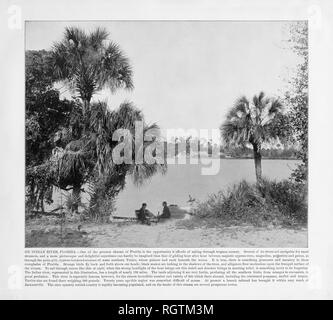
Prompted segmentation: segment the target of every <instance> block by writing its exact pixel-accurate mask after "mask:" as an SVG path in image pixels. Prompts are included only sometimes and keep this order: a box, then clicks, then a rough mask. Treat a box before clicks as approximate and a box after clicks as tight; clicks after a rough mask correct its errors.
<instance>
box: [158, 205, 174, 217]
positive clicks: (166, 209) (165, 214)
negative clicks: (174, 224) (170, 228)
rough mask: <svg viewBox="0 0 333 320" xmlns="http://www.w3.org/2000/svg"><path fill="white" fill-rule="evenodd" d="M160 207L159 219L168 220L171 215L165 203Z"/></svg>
mask: <svg viewBox="0 0 333 320" xmlns="http://www.w3.org/2000/svg"><path fill="white" fill-rule="evenodd" d="M162 206H163V212H162V214H161V215H160V216H159V219H169V218H171V213H170V209H169V207H168V204H167V202H166V201H163V203H162Z"/></svg>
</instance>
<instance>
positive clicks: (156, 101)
mask: <svg viewBox="0 0 333 320" xmlns="http://www.w3.org/2000/svg"><path fill="white" fill-rule="evenodd" d="M288 24H290V22H232V21H209V22H208V21H200V22H199V21H110V22H107V21H96V22H93V21H91V22H70V21H66V22H56V21H49V22H33V21H31V22H26V50H41V49H46V50H49V49H51V47H52V44H53V43H54V42H55V41H59V40H61V38H62V35H63V32H64V28H65V27H66V26H79V27H81V28H83V29H84V30H86V31H88V32H89V31H90V30H93V29H94V28H95V27H97V26H102V27H105V28H106V29H107V30H108V32H109V33H110V40H112V41H114V42H116V43H118V45H119V46H120V47H121V49H122V50H123V52H124V53H125V54H126V56H127V57H128V58H129V60H130V63H131V65H132V67H133V70H134V77H133V81H134V90H133V91H126V90H119V91H118V92H116V93H115V94H111V93H110V92H109V91H108V90H103V91H101V92H99V93H97V94H96V95H95V96H94V98H93V99H94V100H106V101H107V102H108V104H109V106H110V108H111V109H114V108H116V107H118V106H119V105H120V103H121V102H122V101H124V100H128V101H132V102H133V103H134V104H135V105H136V106H137V107H138V108H140V109H141V110H142V111H143V113H144V115H145V119H146V121H147V122H148V123H152V122H156V123H158V124H159V125H160V127H161V128H163V129H177V128H182V129H185V130H187V129H193V128H194V129H196V130H199V129H208V130H210V129H214V128H218V127H219V126H220V125H221V123H222V122H223V121H224V119H225V115H226V113H227V112H228V110H229V109H230V108H231V107H232V105H233V103H234V102H235V100H236V99H237V98H238V97H239V96H241V95H246V96H248V97H249V98H251V97H252V96H253V95H254V94H258V93H259V92H260V91H264V92H265V93H266V94H268V95H271V96H274V97H277V96H279V95H282V93H283V92H284V91H285V90H286V89H287V88H286V80H287V79H288V78H290V77H291V75H292V73H293V70H294V68H295V67H296V63H297V62H298V58H297V57H296V56H295V54H294V53H293V52H292V51H291V50H289V49H288V47H287V43H286V42H285V40H286V39H287V38H288V32H287V30H288ZM66 94H68V93H65V94H64V95H66Z"/></svg>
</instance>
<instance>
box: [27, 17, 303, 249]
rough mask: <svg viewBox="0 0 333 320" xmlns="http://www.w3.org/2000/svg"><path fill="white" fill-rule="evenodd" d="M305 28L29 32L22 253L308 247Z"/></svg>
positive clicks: (112, 26)
mask: <svg viewBox="0 0 333 320" xmlns="http://www.w3.org/2000/svg"><path fill="white" fill-rule="evenodd" d="M308 59H309V55H308V22H307V21H303V20H292V21H289V20H288V21H227V20H226V21H204V20H203V21H186V20H183V21H131V20H124V21H26V22H25V246H26V247H96V248H125V247H128V248H129V247H131V248H133V247H138V248H146V247H147V248H162V247H164V248H216V247H221V248H222V247H227V248H234V247H236V248H247V247H256V248H264V247H269V248H287V247H293V248H294V247H304V248H306V247H307V246H308V236H307V221H308V205H307V202H308V200H307V199H308Z"/></svg>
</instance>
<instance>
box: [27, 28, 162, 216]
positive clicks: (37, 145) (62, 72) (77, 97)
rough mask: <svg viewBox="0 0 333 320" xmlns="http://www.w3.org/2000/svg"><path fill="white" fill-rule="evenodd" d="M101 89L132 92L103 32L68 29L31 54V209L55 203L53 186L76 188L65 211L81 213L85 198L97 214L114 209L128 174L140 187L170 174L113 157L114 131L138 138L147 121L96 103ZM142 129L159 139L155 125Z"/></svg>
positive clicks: (132, 110)
mask: <svg viewBox="0 0 333 320" xmlns="http://www.w3.org/2000/svg"><path fill="white" fill-rule="evenodd" d="M59 81H60V83H62V84H63V86H65V87H66V88H67V89H69V90H70V91H71V92H72V94H73V97H72V99H71V100H70V101H69V100H66V99H60V93H59V91H58V90H56V89H55V86H54V84H55V83H59ZM103 88H109V89H110V90H111V91H112V92H114V91H115V90H116V89H118V88H127V89H132V88H133V83H132V70H131V67H130V65H129V61H128V59H127V58H126V57H125V56H124V54H123V53H122V51H121V50H120V48H119V46H118V45H117V44H114V43H112V42H111V41H108V33H107V32H106V31H105V30H104V29H100V28H97V29H96V30H94V31H93V32H91V33H89V34H87V33H85V32H84V31H83V30H81V29H79V28H71V27H70V28H66V29H65V32H64V36H63V39H62V40H61V41H60V42H57V43H55V45H54V47H53V49H52V51H51V52H48V51H45V50H42V51H28V52H26V167H27V170H26V190H27V192H26V195H27V209H30V210H32V209H36V210H39V209H41V210H42V211H44V201H45V200H46V201H47V202H51V201H52V194H53V193H52V191H53V187H58V188H60V189H62V190H72V193H71V195H70V196H69V197H68V199H67V201H66V206H67V207H68V208H69V210H71V211H76V212H78V209H79V206H80V205H82V202H81V199H80V194H81V192H82V191H85V192H88V193H89V195H90V204H89V207H88V208H86V207H85V209H86V212H87V211H88V214H89V213H90V214H92V215H94V216H96V215H98V214H99V212H100V211H103V210H104V211H105V210H106V209H105V208H106V206H107V207H108V208H109V209H110V210H111V211H112V210H113V209H114V198H115V196H116V195H117V194H118V193H119V192H120V190H122V189H123V188H124V185H125V178H126V175H129V174H131V175H132V176H133V179H134V180H135V182H136V183H138V184H141V183H143V181H144V180H145V179H147V178H150V177H151V176H152V175H154V174H155V173H156V172H159V171H160V172H162V173H164V172H165V170H166V166H165V165H164V164H156V163H154V164H151V165H148V164H145V163H144V164H134V163H133V164H116V163H114V161H113V158H112V151H113V149H114V147H115V146H116V145H117V143H118V142H117V141H113V140H112V136H113V133H114V132H115V131H116V130H117V129H120V128H121V129H128V130H129V131H130V132H131V133H132V134H133V137H134V128H135V122H136V121H142V122H143V123H144V116H143V114H142V112H141V111H140V110H139V109H137V108H136V107H135V106H134V105H133V104H132V103H129V102H124V103H122V104H121V105H120V106H119V108H117V109H116V110H110V109H109V107H108V106H107V104H106V103H104V102H95V103H91V99H92V97H93V95H94V94H95V93H96V92H97V91H99V90H101V89H103ZM143 129H144V132H147V131H148V130H155V131H156V135H158V127H157V126H156V125H155V124H153V125H150V126H149V125H147V124H145V123H144V128H143ZM132 142H133V141H132ZM149 144H150V143H146V144H145V145H144V148H145V147H147V146H149ZM132 145H133V147H134V143H132ZM84 185H85V188H86V189H85V190H84V188H83V187H84ZM100 209H101V210H100ZM109 213H110V212H109Z"/></svg>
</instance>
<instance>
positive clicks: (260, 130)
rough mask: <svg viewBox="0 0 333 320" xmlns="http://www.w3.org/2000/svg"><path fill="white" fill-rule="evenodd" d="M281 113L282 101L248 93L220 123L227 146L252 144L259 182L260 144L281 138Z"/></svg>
mask: <svg viewBox="0 0 333 320" xmlns="http://www.w3.org/2000/svg"><path fill="white" fill-rule="evenodd" d="M281 116H282V104H281V103H280V101H279V100H278V99H275V98H268V97H265V94H264V93H263V92H260V93H259V95H255V96H254V97H253V99H252V101H249V100H248V99H247V98H246V97H245V96H243V97H241V98H239V99H238V100H237V101H236V103H235V105H234V106H233V108H232V109H231V110H230V111H229V113H228V114H227V119H226V120H225V122H224V123H223V124H222V125H221V127H220V129H221V133H222V137H223V139H224V141H225V142H226V144H227V145H228V146H244V145H246V144H248V143H249V144H251V145H252V147H253V156H254V164H255V171H256V178H257V182H260V181H261V177H262V169H261V147H262V143H263V142H268V143H269V142H271V141H272V140H274V139H277V138H279V136H280V135H281V133H280V132H279V130H278V128H277V124H278V121H279V119H280V117H281Z"/></svg>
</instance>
